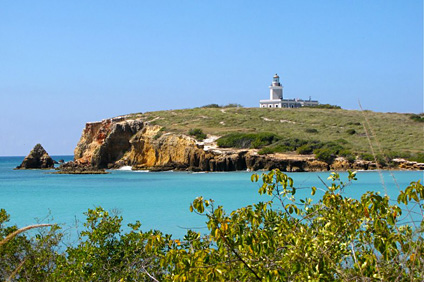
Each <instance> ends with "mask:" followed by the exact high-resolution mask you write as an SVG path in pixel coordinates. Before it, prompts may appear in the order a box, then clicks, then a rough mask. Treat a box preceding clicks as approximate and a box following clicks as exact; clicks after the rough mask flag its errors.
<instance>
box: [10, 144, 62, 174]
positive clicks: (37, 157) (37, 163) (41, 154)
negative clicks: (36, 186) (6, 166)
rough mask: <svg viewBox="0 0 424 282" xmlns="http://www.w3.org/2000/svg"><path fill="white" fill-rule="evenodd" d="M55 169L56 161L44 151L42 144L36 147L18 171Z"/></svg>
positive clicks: (18, 167)
mask: <svg viewBox="0 0 424 282" xmlns="http://www.w3.org/2000/svg"><path fill="white" fill-rule="evenodd" d="M52 168H54V160H53V159H52V158H51V157H50V156H49V154H48V153H47V152H46V150H44V148H43V146H41V144H37V145H35V147H34V148H33V149H32V150H31V152H30V153H29V154H28V156H26V157H25V159H24V160H23V161H22V163H21V164H20V165H19V166H17V167H16V169H52Z"/></svg>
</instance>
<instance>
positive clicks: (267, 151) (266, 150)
mask: <svg viewBox="0 0 424 282" xmlns="http://www.w3.org/2000/svg"><path fill="white" fill-rule="evenodd" d="M274 153H275V151H274V149H273V148H271V147H265V148H262V149H260V150H259V151H258V154H259V155H268V154H274Z"/></svg>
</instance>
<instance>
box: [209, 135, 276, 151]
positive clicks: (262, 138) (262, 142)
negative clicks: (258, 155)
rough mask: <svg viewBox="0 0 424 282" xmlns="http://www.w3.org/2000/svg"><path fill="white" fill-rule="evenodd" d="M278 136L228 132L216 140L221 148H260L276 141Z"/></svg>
mask: <svg viewBox="0 0 424 282" xmlns="http://www.w3.org/2000/svg"><path fill="white" fill-rule="evenodd" d="M278 139H279V137H278V136H277V135H276V134H274V133H267V132H262V133H230V134H228V135H225V136H223V137H221V138H219V139H218V140H217V141H216V142H217V144H218V146H219V147H222V148H242V149H246V148H262V147H265V146H267V145H270V144H272V143H274V142H276V141H277V140H278Z"/></svg>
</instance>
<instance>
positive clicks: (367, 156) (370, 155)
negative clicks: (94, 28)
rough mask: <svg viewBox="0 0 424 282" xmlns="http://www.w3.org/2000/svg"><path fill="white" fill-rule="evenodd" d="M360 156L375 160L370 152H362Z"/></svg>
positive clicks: (366, 159) (367, 159)
mask: <svg viewBox="0 0 424 282" xmlns="http://www.w3.org/2000/svg"><path fill="white" fill-rule="evenodd" d="M360 158H361V159H362V160H364V161H370V162H373V161H374V156H373V155H372V154H370V153H362V154H361V155H360Z"/></svg>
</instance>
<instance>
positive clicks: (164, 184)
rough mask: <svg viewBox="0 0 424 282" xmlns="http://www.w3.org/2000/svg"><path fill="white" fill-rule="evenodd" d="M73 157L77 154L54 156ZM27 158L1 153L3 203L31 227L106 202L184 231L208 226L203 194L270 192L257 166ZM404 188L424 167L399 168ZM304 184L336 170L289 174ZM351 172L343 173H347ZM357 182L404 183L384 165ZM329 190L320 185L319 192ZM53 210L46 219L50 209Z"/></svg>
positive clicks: (63, 220) (226, 200) (242, 200)
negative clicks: (40, 165) (104, 169)
mask: <svg viewBox="0 0 424 282" xmlns="http://www.w3.org/2000/svg"><path fill="white" fill-rule="evenodd" d="M61 158H63V159H65V160H70V159H71V158H72V157H71V156H56V157H54V159H56V160H58V159H61ZM22 160H23V157H0V201H1V202H0V208H4V209H6V211H7V212H8V213H9V214H10V215H11V223H12V224H17V225H18V226H25V225H29V224H33V223H35V222H37V218H38V219H42V220H41V221H42V222H46V221H48V220H50V221H53V222H55V223H60V224H64V226H65V228H66V227H69V228H70V227H72V226H75V220H79V221H81V220H84V215H83V212H84V211H87V209H88V208H94V207H96V206H102V207H103V208H105V209H107V210H115V211H119V212H120V214H121V215H122V216H123V217H124V222H125V223H130V222H135V221H136V220H140V221H141V223H142V229H143V230H148V229H159V230H161V231H163V232H165V233H171V234H173V235H175V236H177V237H181V236H182V235H184V234H185V232H186V229H187V228H191V229H195V230H197V231H199V232H207V229H206V228H205V227H204V226H205V225H204V222H205V218H204V217H202V216H199V215H196V214H194V213H190V212H189V205H190V203H191V202H192V201H193V199H194V198H196V197H197V196H203V197H205V198H212V199H214V200H215V203H216V205H223V206H224V208H225V210H227V211H228V212H229V211H231V210H234V209H237V208H240V207H243V206H246V205H248V204H253V203H256V202H258V201H267V200H269V199H270V198H269V197H267V196H260V195H259V194H258V193H257V190H258V187H259V184H258V183H252V182H251V181H250V176H251V174H252V172H229V173H186V172H154V173H153V172H152V173H148V172H133V171H119V170H113V171H111V173H110V174H106V175H59V174H50V173H49V172H51V171H45V170H13V168H14V167H16V166H17V165H19V164H20V162H21V161H22ZM392 174H393V175H394V177H395V179H396V181H397V184H398V185H399V187H400V188H401V189H404V188H405V187H406V186H407V185H408V184H409V183H410V182H411V181H416V180H419V179H421V180H422V179H423V172H418V171H396V172H392ZM289 175H290V176H291V177H292V178H293V179H294V183H295V186H296V187H298V188H305V189H299V190H298V192H297V193H296V196H297V197H299V198H304V197H308V196H310V189H309V188H310V187H311V186H316V187H317V188H324V184H323V183H322V182H321V180H320V179H319V178H321V179H323V180H324V181H325V182H327V183H329V181H328V180H327V177H328V175H329V172H319V173H318V172H313V173H312V172H308V173H289ZM346 175H347V174H346V173H341V176H342V177H344V179H346ZM357 176H358V181H356V182H355V183H353V184H352V185H350V186H349V187H348V188H347V189H346V193H347V195H349V196H351V197H355V198H359V197H360V196H361V195H362V194H363V193H364V192H366V191H371V190H372V191H380V192H381V193H382V194H384V193H385V190H387V193H388V194H389V195H390V196H391V197H392V198H393V199H395V198H396V197H397V194H398V191H399V188H398V186H397V185H396V183H395V182H394V180H393V177H392V175H391V173H389V172H387V171H385V172H383V178H384V182H385V187H386V189H385V188H384V187H383V185H382V184H381V179H380V175H379V173H378V172H375V171H367V172H358V174H357ZM320 195H322V192H321V191H317V197H319V196H320ZM49 214H51V217H53V219H52V218H51V217H50V218H49V219H47V218H46V217H48V215H49Z"/></svg>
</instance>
